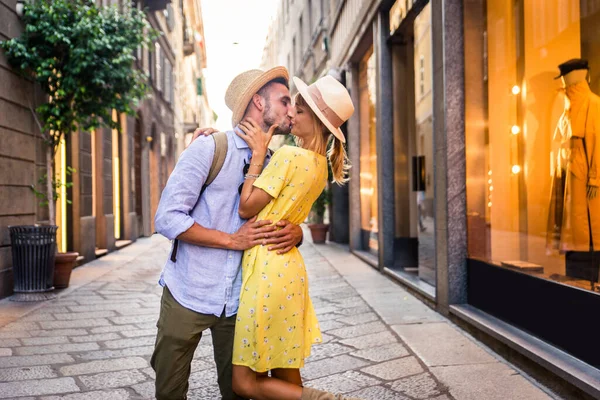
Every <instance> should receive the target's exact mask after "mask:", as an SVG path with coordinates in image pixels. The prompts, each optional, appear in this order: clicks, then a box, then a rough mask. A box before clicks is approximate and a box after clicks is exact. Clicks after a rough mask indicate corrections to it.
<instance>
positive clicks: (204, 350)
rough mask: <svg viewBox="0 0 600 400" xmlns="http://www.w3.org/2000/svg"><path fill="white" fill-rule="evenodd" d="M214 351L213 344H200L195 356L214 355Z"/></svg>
mask: <svg viewBox="0 0 600 400" xmlns="http://www.w3.org/2000/svg"><path fill="white" fill-rule="evenodd" d="M202 341H204V338H203V339H202ZM200 343H202V342H200ZM213 353H214V352H213V348H212V346H198V347H197V348H196V352H195V353H194V358H195V359H197V358H203V357H212V356H213Z"/></svg>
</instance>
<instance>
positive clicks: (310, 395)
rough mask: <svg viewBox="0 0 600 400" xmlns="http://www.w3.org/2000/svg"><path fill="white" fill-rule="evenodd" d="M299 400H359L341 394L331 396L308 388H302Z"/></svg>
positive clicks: (331, 394)
mask: <svg viewBox="0 0 600 400" xmlns="http://www.w3.org/2000/svg"><path fill="white" fill-rule="evenodd" d="M300 399H301V400H361V399H359V398H357V397H346V396H344V395H342V394H333V393H329V392H324V391H322V390H317V389H313V388H309V387H303V388H302V397H301V398H300Z"/></svg>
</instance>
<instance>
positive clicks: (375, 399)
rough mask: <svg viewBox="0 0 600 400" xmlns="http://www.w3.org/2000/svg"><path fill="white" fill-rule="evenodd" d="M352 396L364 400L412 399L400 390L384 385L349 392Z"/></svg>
mask: <svg viewBox="0 0 600 400" xmlns="http://www.w3.org/2000/svg"><path fill="white" fill-rule="evenodd" d="M348 396H350V397H357V398H359V399H362V400H410V399H409V398H408V397H405V396H402V395H401V394H400V393H398V392H394V391H393V390H390V389H388V388H385V387H383V386H371V387H368V388H366V389H362V390H359V391H357V392H352V393H349V394H348Z"/></svg>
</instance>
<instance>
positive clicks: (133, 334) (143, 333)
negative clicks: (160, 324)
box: [121, 328, 157, 338]
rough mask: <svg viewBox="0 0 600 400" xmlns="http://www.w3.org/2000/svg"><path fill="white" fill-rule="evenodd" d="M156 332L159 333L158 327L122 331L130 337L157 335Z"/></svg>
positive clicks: (122, 333)
mask: <svg viewBox="0 0 600 400" xmlns="http://www.w3.org/2000/svg"><path fill="white" fill-rule="evenodd" d="M156 333H157V330H156V328H152V329H137V330H131V331H121V335H123V336H125V337H128V338H133V337H140V336H156Z"/></svg>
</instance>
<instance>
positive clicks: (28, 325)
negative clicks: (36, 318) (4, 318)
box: [0, 322, 40, 333]
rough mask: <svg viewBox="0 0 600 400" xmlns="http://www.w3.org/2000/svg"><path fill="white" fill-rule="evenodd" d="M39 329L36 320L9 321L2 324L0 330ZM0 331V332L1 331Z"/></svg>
mask: <svg viewBox="0 0 600 400" xmlns="http://www.w3.org/2000/svg"><path fill="white" fill-rule="evenodd" d="M37 329H40V326H39V325H38V323H37V322H11V323H10V324H7V325H4V326H3V327H2V330H1V332H7V331H35V330H37ZM1 332H0V333H1Z"/></svg>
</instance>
